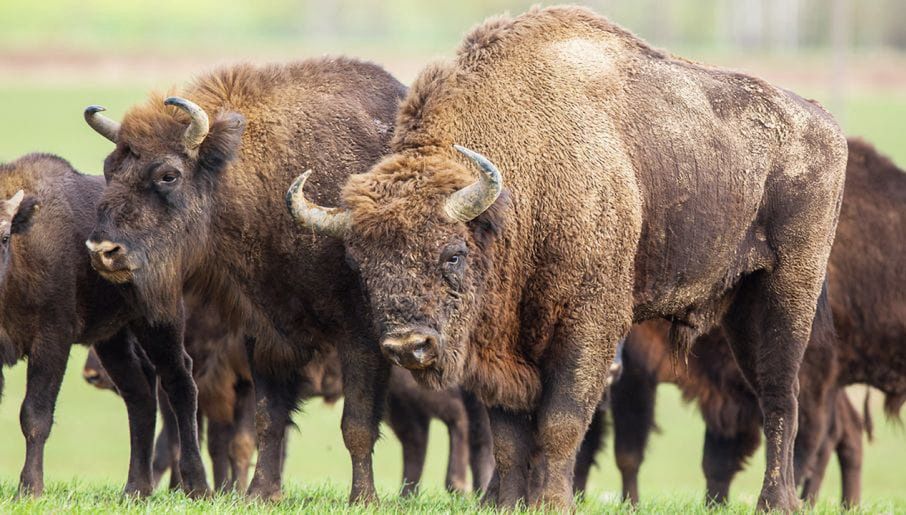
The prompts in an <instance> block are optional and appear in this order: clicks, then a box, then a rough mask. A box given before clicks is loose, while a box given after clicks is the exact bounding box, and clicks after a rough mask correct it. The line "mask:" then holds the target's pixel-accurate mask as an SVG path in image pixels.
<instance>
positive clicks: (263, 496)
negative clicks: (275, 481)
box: [245, 482, 283, 502]
mask: <svg viewBox="0 0 906 515" xmlns="http://www.w3.org/2000/svg"><path fill="white" fill-rule="evenodd" d="M245 496H246V498H248V499H252V500H256V501H266V502H277V501H280V500H281V499H283V492H282V491H281V490H280V487H279V486H260V485H256V484H254V482H253V483H252V486H250V487H249V489H248V491H246V492H245Z"/></svg>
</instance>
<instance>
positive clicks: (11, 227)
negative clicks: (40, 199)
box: [0, 190, 38, 279]
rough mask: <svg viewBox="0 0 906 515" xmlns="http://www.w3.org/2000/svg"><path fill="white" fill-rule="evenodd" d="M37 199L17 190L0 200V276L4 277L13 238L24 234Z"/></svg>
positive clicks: (10, 255) (10, 254)
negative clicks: (9, 196)
mask: <svg viewBox="0 0 906 515" xmlns="http://www.w3.org/2000/svg"><path fill="white" fill-rule="evenodd" d="M37 206H38V203H37V200H35V198H34V197H32V196H26V195H25V192H24V191H22V190H19V191H18V192H16V194H15V195H13V196H12V197H11V198H9V199H8V200H4V201H0V278H2V279H5V278H6V273H7V270H8V269H9V266H10V260H11V259H12V253H13V248H12V246H13V238H15V237H17V236H19V235H22V234H24V233H25V232H26V231H27V230H28V228H29V226H30V225H31V220H32V215H33V214H34V212H35V211H36V209H37Z"/></svg>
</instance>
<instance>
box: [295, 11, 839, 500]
mask: <svg viewBox="0 0 906 515" xmlns="http://www.w3.org/2000/svg"><path fill="white" fill-rule="evenodd" d="M391 147H392V153H391V154H390V155H389V156H387V157H385V158H384V159H383V160H381V162H380V163H378V164H377V165H376V166H375V167H373V168H372V169H371V170H369V171H368V172H367V173H364V174H359V175H352V176H350V177H349V179H348V181H347V182H346V184H345V186H344V188H343V192H342V195H341V198H340V202H329V203H325V202H324V201H323V200H322V199H324V198H325V192H322V191H321V188H320V187H319V186H318V185H315V187H314V188H311V189H312V191H313V192H315V195H317V196H316V197H315V199H314V201H309V200H307V199H306V198H305V194H304V188H303V186H304V183H305V179H306V178H307V177H309V176H302V177H300V178H299V179H298V180H297V182H295V183H294V185H293V186H292V187H291V188H290V190H289V191H288V196H289V200H290V202H291V204H292V206H291V209H292V211H293V213H294V215H295V217H296V219H297V220H298V221H299V222H300V223H301V224H302V225H303V226H305V227H308V228H310V229H312V230H314V231H315V232H317V233H319V234H321V235H325V236H333V237H335V238H337V239H338V240H343V242H344V243H345V248H346V256H347V260H348V261H350V262H351V263H352V266H353V267H354V268H355V269H357V270H358V272H359V274H360V276H361V280H362V283H363V285H364V289H365V293H366V295H367V296H368V301H369V306H370V309H371V314H372V316H373V317H374V322H375V324H376V325H377V326H378V328H379V330H380V334H381V336H380V346H381V349H382V351H383V352H384V354H385V355H386V356H387V357H388V358H389V359H390V360H391V361H393V362H395V363H397V364H399V365H402V366H404V367H406V368H409V369H410V370H412V374H413V376H414V377H415V378H416V379H417V380H419V381H420V382H421V383H422V384H424V385H427V386H431V387H434V388H438V387H443V386H446V385H451V384H458V383H462V384H463V385H464V386H465V388H467V389H469V390H471V391H473V392H475V393H476V394H477V395H478V397H479V398H480V399H482V400H483V401H484V402H485V403H486V404H487V405H488V406H489V409H490V416H491V424H492V427H493V432H494V435H495V439H494V448H495V451H494V452H495V457H496V460H497V468H496V472H495V476H494V479H493V480H492V482H491V486H490V487H489V490H488V492H487V494H486V496H485V500H486V501H488V502H496V503H497V504H499V505H503V506H513V505H515V504H516V503H517V502H518V501H519V500H520V499H524V498H526V497H527V495H526V494H527V490H528V487H527V485H528V481H527V475H528V470H529V469H530V465H531V468H532V470H533V474H534V471H538V475H539V476H540V478H541V480H540V481H541V483H540V484H541V487H540V488H539V489H538V490H537V493H534V489H532V491H533V493H532V495H531V496H530V497H528V500H529V501H530V502H531V503H533V504H543V503H551V504H552V505H554V506H561V507H562V506H569V505H571V504H572V500H573V497H572V481H571V479H572V474H573V463H574V460H575V456H576V449H577V447H578V446H579V444H580V442H581V441H582V439H583V435H584V434H585V429H586V427H587V426H588V424H589V420H590V419H591V416H592V413H593V412H594V410H595V407H596V406H597V404H598V401H599V399H600V398H601V393H602V390H603V387H604V377H605V375H606V374H607V369H608V364H609V363H610V362H611V360H612V359H613V356H614V348H615V346H616V343H617V342H618V340H619V339H620V338H622V337H623V336H624V335H626V333H627V332H628V331H629V328H630V326H631V324H632V323H633V322H639V321H643V320H647V319H651V318H657V317H666V318H669V319H671V320H672V321H674V328H675V330H674V331H673V334H672V336H673V339H674V340H675V342H676V345H678V346H681V347H687V346H688V345H689V344H691V342H692V341H693V340H694V338H695V337H696V336H698V335H700V334H701V333H703V332H705V331H707V330H708V329H710V328H711V327H713V326H714V325H717V324H718V323H719V324H721V325H723V327H724V328H725V330H726V331H727V333H728V334H729V335H730V342H731V345H732V347H733V352H734V355H735V356H736V358H737V361H738V362H739V365H740V367H741V369H742V371H743V373H744V375H745V377H746V378H747V380H748V381H749V382H750V383H751V384H753V385H754V388H755V391H756V392H757V395H758V397H759V400H760V402H761V403H762V405H763V407H764V411H765V435H766V437H767V439H768V441H770V442H771V445H769V446H767V460H766V461H767V463H766V470H765V476H764V485H763V489H762V492H761V495H760V497H759V501H758V504H759V506H760V507H762V508H768V507H770V508H776V509H787V510H788V509H792V508H795V507H796V506H798V499H797V497H796V494H795V488H794V484H795V483H794V478H793V470H792V469H793V467H792V462H793V453H792V450H793V436H794V435H795V434H796V424H797V422H796V409H797V406H796V394H797V389H798V385H797V381H796V376H797V372H798V367H799V362H800V360H801V356H802V353H803V350H804V349H805V346H806V343H807V342H808V338H809V332H810V329H811V322H812V318H813V316H814V311H815V306H816V303H817V299H818V296H819V293H820V291H821V285H822V281H823V279H824V275H825V265H826V261H827V256H828V253H829V251H830V246H831V243H832V241H833V235H834V228H835V225H836V221H837V215H838V210H839V205H840V197H841V194H842V190H843V180H844V170H845V166H846V142H845V139H844V137H843V135H842V133H841V131H840V129H839V127H838V126H837V124H836V123H835V122H834V120H833V118H832V117H831V116H830V114H828V113H827V112H826V111H825V110H824V109H822V108H821V107H820V106H819V105H818V104H816V103H814V102H811V101H807V100H804V99H802V98H800V97H798V96H796V95H795V94H793V93H791V92H788V91H785V90H782V89H779V88H776V87H774V86H771V85H770V84H767V83H766V82H764V81H761V80H759V79H756V78H753V77H749V76H746V75H743V74H740V73H735V72H730V71H726V70H721V69H718V68H713V67H709V66H703V65H699V64H696V63H693V62H690V61H688V60H685V59H681V58H675V57H673V56H671V55H669V54H667V53H665V52H662V51H659V50H656V49H654V48H651V47H650V46H648V45H647V44H646V43H645V42H643V41H642V40H640V39H638V38H636V37H635V36H633V35H631V34H630V33H628V32H626V31H625V30H623V29H621V28H620V27H618V26H616V25H614V24H613V23H611V22H609V21H608V20H606V19H604V18H602V17H600V16H598V15H596V14H594V13H593V12H591V11H589V10H587V9H584V8H578V7H552V8H545V9H533V10H531V11H530V12H528V13H527V14H524V15H522V16H519V17H517V18H507V17H498V18H493V19H491V20H489V21H487V22H485V23H483V24H482V25H480V26H479V27H478V28H476V29H475V30H473V31H472V33H471V34H469V35H468V36H467V37H466V38H465V41H464V42H463V44H462V45H461V47H460V49H459V52H458V54H457V57H456V58H455V59H454V60H452V61H447V62H442V63H438V64H433V65H430V66H428V67H427V68H426V69H424V70H423V71H422V72H421V73H420V75H419V76H418V78H417V79H416V81H415V82H414V84H413V86H412V88H411V89H410V91H409V93H408V95H407V97H406V99H405V101H404V102H403V104H402V106H401V108H400V114H399V116H398V118H397V124H396V131H395V133H394V137H393V142H392V144H391ZM470 164H471V165H473V166H474V167H475V168H474V169H477V171H478V172H479V179H478V180H477V181H475V180H474V179H473V178H472V177H473V173H474V172H473V168H471V167H470V166H469V165H470ZM314 177H315V178H316V180H317V181H324V180H326V178H327V177H330V174H329V173H328V174H323V175H322V174H320V173H319V174H318V175H316V176H314ZM313 180H315V179H313ZM330 191H331V190H328V191H327V193H329V192H330ZM319 203H320V204H324V205H333V206H337V207H332V208H326V207H322V206H321V205H319ZM299 263H300V264H302V263H305V260H304V259H302V260H300V261H299ZM533 448H534V449H538V453H537V456H538V459H537V460H535V461H537V463H536V464H530V463H529V461H530V459H529V457H530V456H532V455H533V453H532V452H530V451H531V450H532V449H533Z"/></svg>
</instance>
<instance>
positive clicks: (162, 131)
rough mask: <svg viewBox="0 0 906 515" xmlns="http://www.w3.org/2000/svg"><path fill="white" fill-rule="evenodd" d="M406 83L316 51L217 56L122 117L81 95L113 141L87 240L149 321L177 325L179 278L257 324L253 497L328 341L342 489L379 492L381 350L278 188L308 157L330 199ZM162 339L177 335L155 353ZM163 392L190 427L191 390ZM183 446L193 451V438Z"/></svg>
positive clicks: (360, 494) (386, 122) (225, 316)
mask: <svg viewBox="0 0 906 515" xmlns="http://www.w3.org/2000/svg"><path fill="white" fill-rule="evenodd" d="M404 91H405V88H404V87H403V86H402V85H401V84H400V83H399V82H397V81H396V80H395V79H393V77H391V76H390V75H389V74H387V73H386V72H384V71H383V70H382V69H380V68H379V67H378V66H375V65H372V64H368V63H363V62H358V61H354V60H349V59H343V58H338V59H329V58H325V59H315V60H310V61H303V62H298V63H292V64H288V65H272V66H263V67H254V66H249V65H240V66H234V67H230V68H225V69H223V70H219V71H217V72H215V73H212V74H208V75H205V76H202V77H200V78H198V79H197V80H196V81H195V82H194V83H193V84H191V85H190V86H188V87H187V88H185V89H184V90H183V91H182V92H181V93H180V95H181V96H173V97H168V98H166V99H165V98H163V97H160V96H156V95H152V96H151V98H150V99H149V101H148V103H147V104H145V105H141V106H138V107H135V108H133V109H132V110H130V111H129V112H128V113H127V114H126V116H125V117H124V118H123V120H122V122H121V123H117V122H113V121H112V120H110V119H107V118H102V115H101V114H100V111H99V110H98V108H97V106H92V107H90V108H88V109H87V110H86V119H87V120H88V121H89V123H90V124H91V125H92V127H94V128H95V129H96V130H97V131H98V132H99V133H100V134H101V135H103V136H104V137H107V138H108V139H111V140H115V142H116V149H115V150H114V151H113V152H112V153H111V154H110V155H109V156H108V157H107V160H106V161H105V166H104V173H105V176H106V178H107V181H108V187H107V189H106V190H105V193H104V197H103V199H102V201H101V203H100V206H99V208H98V216H97V226H96V229H95V232H94V233H93V235H92V237H91V239H90V241H89V247H90V248H92V249H93V251H94V252H95V254H96V255H97V257H96V259H95V261H96V262H97V263H98V265H99V269H100V270H101V271H102V272H103V273H105V274H107V275H108V276H110V277H111V278H119V276H120V275H128V280H129V284H130V285H131V287H132V288H133V289H134V290H135V294H136V295H135V297H136V299H137V301H138V303H139V305H141V306H142V307H143V309H144V315H145V318H146V319H147V320H148V321H149V325H153V326H173V327H178V326H179V325H180V324H181V323H182V318H181V317H182V313H181V298H182V294H183V293H184V292H188V293H189V294H192V295H197V296H199V297H201V298H205V299H210V301H211V302H212V308H213V309H215V310H216V311H217V313H218V314H219V315H220V316H221V318H222V320H223V323H224V324H225V325H226V326H227V327H229V328H230V329H231V330H234V331H241V332H245V333H247V334H251V335H254V338H249V339H247V341H246V351H247V352H248V354H249V366H250V369H251V373H252V379H253V382H254V384H255V396H256V406H257V413H256V422H257V424H256V428H257V442H258V462H257V466H256V468H255V474H254V477H253V479H252V483H251V485H250V487H249V495H251V496H256V497H263V498H278V497H279V496H280V495H281V481H282V476H281V470H282V466H281V465H282V461H283V449H284V436H285V427H286V425H287V424H288V423H289V422H290V414H291V412H292V411H293V410H295V409H296V408H297V407H298V403H299V401H300V398H301V395H302V388H303V386H304V385H303V367H304V366H305V364H306V363H307V362H308V360H309V359H310V358H311V356H312V355H314V354H315V353H317V352H318V351H319V350H320V351H323V350H324V348H325V347H326V346H328V345H330V344H335V345H336V346H337V349H338V351H339V355H340V357H341V360H342V366H343V381H344V392H345V395H346V402H345V403H344V411H343V422H342V431H343V437H344V443H345V444H346V446H347V449H348V450H349V452H350V456H351V458H352V469H353V474H352V475H353V484H352V489H351V495H350V499H351V500H352V501H357V500H365V501H367V500H370V499H373V498H374V497H375V491H374V480H373V475H372V468H371V453H372V449H373V445H374V441H375V439H376V438H377V436H378V423H379V421H380V419H381V410H382V407H383V404H384V397H385V391H386V382H387V376H388V373H389V365H388V363H386V362H385V361H384V360H383V358H382V357H381V356H380V352H379V351H378V349H377V346H376V341H375V340H376V338H375V336H374V335H373V334H372V333H373V331H372V324H371V320H370V317H369V316H368V313H367V310H366V309H364V306H363V305H362V297H363V295H362V292H361V290H360V289H359V284H358V279H357V277H356V276H355V274H354V273H352V271H351V270H350V269H349V267H348V266H347V265H346V262H345V260H344V259H343V249H342V246H341V245H340V244H339V243H337V242H335V241H333V240H331V239H329V238H323V237H318V236H316V235H313V234H312V233H311V232H310V231H300V230H299V229H298V226H297V225H296V224H294V223H293V221H292V219H291V218H290V216H289V215H288V214H287V213H286V210H285V207H284V205H283V202H282V199H283V196H284V193H285V191H286V188H287V187H288V186H289V183H290V182H291V181H292V179H293V178H294V177H295V176H296V175H298V174H299V173H300V172H302V171H304V170H306V169H307V168H309V167H317V168H318V169H319V170H321V171H322V173H321V174H319V176H318V178H317V184H318V186H319V187H320V189H321V190H323V191H325V194H324V195H323V196H322V197H320V198H319V200H321V201H323V202H328V203H329V202H336V200H337V197H338V191H339V188H340V185H341V184H342V183H343V182H344V181H345V179H346V177H347V176H348V175H349V174H352V173H356V172H362V171H365V170H366V169H367V168H368V167H369V166H371V165H372V164H374V163H375V162H376V161H377V160H378V159H379V158H380V157H381V156H382V155H383V154H384V153H385V152H386V151H387V149H388V143H389V138H390V133H389V128H390V127H392V126H393V116H394V113H395V111H396V107H397V106H398V104H399V100H400V99H401V97H402V95H403V94H404ZM168 353H169V355H171V356H173V355H179V350H178V349H177V348H176V347H171V348H169V349H161V351H160V352H158V353H157V356H158V357H160V358H163V357H164V356H166V355H168ZM152 359H153V358H152ZM181 372H182V373H184V376H181V377H185V378H188V379H191V377H190V375H189V370H188V369H187V368H185V369H182V370H181ZM164 386H165V387H166V386H167V383H166V382H165V383H164ZM167 393H168V396H169V398H170V400H171V401H174V399H176V400H179V402H173V409H174V412H175V413H176V416H177V419H178V420H179V431H180V433H182V432H183V428H184V427H190V428H194V416H195V413H194V409H195V408H194V404H193V403H192V402H191V400H192V399H193V394H192V392H191V391H190V390H189V391H188V392H184V391H181V390H177V389H174V390H173V391H171V389H170V388H167ZM189 419H191V421H190V420H189ZM183 449H184V448H183ZM183 449H181V451H182V458H184V459H181V460H180V467H181V468H184V462H185V461H186V459H185V458H186V457H187V455H186V453H185V451H184V450H183ZM190 452H191V454H189V455H188V458H189V462H190V463H192V462H194V461H195V455H196V453H197V449H196V450H190ZM198 463H199V465H200V461H199V462H198ZM183 479H184V480H185V479H186V474H183Z"/></svg>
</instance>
